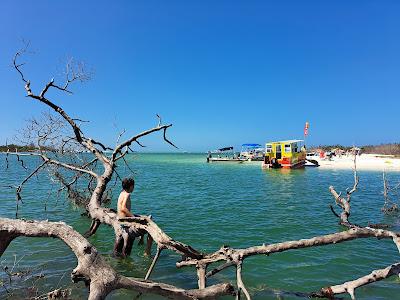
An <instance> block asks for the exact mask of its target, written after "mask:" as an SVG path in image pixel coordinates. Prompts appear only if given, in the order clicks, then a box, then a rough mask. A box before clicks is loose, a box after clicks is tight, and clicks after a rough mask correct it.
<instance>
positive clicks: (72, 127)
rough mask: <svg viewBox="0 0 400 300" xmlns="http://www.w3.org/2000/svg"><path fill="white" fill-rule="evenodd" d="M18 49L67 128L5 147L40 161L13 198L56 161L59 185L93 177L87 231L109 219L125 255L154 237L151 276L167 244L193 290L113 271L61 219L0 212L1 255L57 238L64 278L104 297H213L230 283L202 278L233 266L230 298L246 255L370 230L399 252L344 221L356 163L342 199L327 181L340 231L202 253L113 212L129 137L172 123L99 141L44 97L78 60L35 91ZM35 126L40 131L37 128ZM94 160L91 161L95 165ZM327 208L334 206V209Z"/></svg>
mask: <svg viewBox="0 0 400 300" xmlns="http://www.w3.org/2000/svg"><path fill="white" fill-rule="evenodd" d="M22 54H23V52H18V53H16V55H15V57H14V60H13V64H14V68H15V70H16V71H17V72H18V73H19V75H20V77H21V80H22V81H23V83H24V86H25V91H26V95H27V97H28V98H29V99H32V100H34V101H37V102H39V103H41V104H43V105H44V106H45V107H47V108H49V109H51V110H52V111H53V113H54V114H55V115H56V116H58V118H59V119H60V120H61V121H62V123H64V124H65V125H66V127H62V126H59V127H58V129H60V128H62V129H63V130H65V129H68V132H70V133H71V134H69V135H61V136H62V138H61V142H60V135H58V134H54V132H55V131H54V130H52V129H54V128H50V131H49V130H48V128H46V127H43V128H44V131H43V130H42V127H38V128H40V129H41V130H42V131H40V132H42V133H41V134H38V135H37V136H38V138H39V139H40V141H41V142H40V144H39V142H38V147H39V150H38V151H36V152H33V153H17V152H9V153H8V155H15V156H16V157H17V159H18V161H19V162H20V163H21V166H24V163H23V157H24V156H26V155H29V156H33V157H36V158H37V159H38V160H39V161H40V163H39V164H38V166H37V168H35V169H34V170H32V172H31V173H30V174H29V175H28V176H27V177H26V178H25V179H24V180H23V181H22V182H21V184H20V185H18V186H17V188H16V190H17V203H18V202H19V200H20V198H21V192H22V187H23V185H24V183H26V182H27V180H29V179H30V178H32V177H33V176H35V175H36V174H37V173H38V172H40V171H41V170H43V169H45V168H49V167H51V168H55V169H56V171H57V173H55V174H60V176H61V178H63V175H62V172H67V171H69V172H72V173H73V175H72V178H70V179H71V180H70V181H69V182H68V181H64V187H65V188H66V189H68V187H71V186H72V185H73V184H74V183H75V182H76V181H77V180H79V178H82V176H86V177H87V178H88V180H89V182H92V188H90V189H89V191H90V193H89V197H88V199H87V201H86V202H85V208H86V211H87V214H88V216H89V217H90V218H91V219H92V225H91V227H90V228H89V230H88V233H87V236H90V235H93V234H95V233H96V230H97V229H98V227H99V226H100V225H101V224H106V225H109V226H111V227H112V228H113V229H114V233H115V243H114V252H115V253H116V254H118V255H122V256H124V255H129V252H130V249H131V246H132V242H133V238H134V237H135V236H138V235H142V234H143V233H148V234H150V235H151V237H152V238H153V240H154V241H155V242H156V245H157V252H156V255H155V257H154V259H153V262H152V264H151V266H150V268H149V270H148V272H147V274H146V279H148V278H149V277H150V274H151V272H152V270H153V269H154V266H155V265H156V263H157V260H158V259H159V257H160V254H161V252H162V251H163V250H166V249H168V250H172V251H174V252H176V253H178V254H180V255H181V256H182V260H181V261H180V262H177V264H176V265H177V267H184V266H193V267H195V268H196V271H197V276H198V287H199V289H196V290H183V289H179V288H177V287H174V286H170V285H165V284H162V283H156V282H152V281H148V280H146V279H145V280H143V279H137V278H128V277H124V276H122V275H120V274H118V273H116V272H115V270H113V269H112V268H111V267H110V266H109V265H108V264H107V263H105V262H104V260H103V259H102V257H101V255H100V254H99V253H98V252H97V250H96V249H95V247H94V246H93V245H91V244H90V243H89V242H88V241H87V240H86V239H85V238H84V237H83V236H82V235H80V234H79V233H77V232H76V231H75V230H73V229H72V228H71V227H69V226H68V225H66V224H64V223H57V222H47V221H24V220H11V219H0V255H1V254H2V253H3V252H4V251H5V249H6V248H7V246H8V245H9V243H10V242H11V241H12V240H13V239H15V238H16V237H18V236H28V237H53V238H59V239H61V240H63V241H64V242H65V243H66V244H67V245H68V246H69V247H70V248H71V250H72V251H73V252H74V253H75V255H76V256H77V259H78V266H77V267H76V268H75V269H74V271H73V272H72V275H71V277H72V279H73V280H74V281H84V282H85V283H86V284H87V286H88V287H89V292H90V293H89V299H104V298H105V297H106V296H107V295H108V294H109V293H110V292H111V291H112V290H115V289H119V288H127V289H133V290H135V291H138V292H143V293H155V294H159V295H163V296H166V297H170V298H175V299H203V298H204V299H210V298H216V297H219V296H221V295H229V294H232V293H233V287H232V286H231V285H230V284H228V283H224V284H218V285H213V286H210V287H207V282H206V281H207V278H209V277H211V276H213V275H215V274H217V273H218V272H221V271H222V270H225V269H227V268H229V267H234V268H235V271H236V284H237V291H236V292H235V294H236V297H237V299H239V298H240V297H241V295H244V296H245V297H246V299H251V295H250V292H249V291H248V290H247V288H246V285H245V282H244V281H243V278H242V273H243V266H244V260H245V259H246V258H247V257H250V256H254V255H267V256H268V255H271V254H274V253H278V252H283V251H288V250H292V249H301V248H307V247H316V246H324V245H329V244H336V243H341V242H347V241H351V240H354V239H359V238H373V237H375V238H378V239H391V240H392V241H393V242H394V243H395V245H396V246H397V247H398V249H399V251H400V236H399V234H397V233H395V232H392V231H388V230H382V229H375V228H370V227H359V226H356V225H354V224H351V223H350V222H349V216H350V198H351V194H352V193H353V192H355V191H356V189H357V185H358V176H357V171H356V168H355V170H354V185H353V188H352V189H351V190H348V191H347V197H346V198H342V197H341V195H340V194H338V193H336V191H335V190H334V188H333V187H331V193H332V194H333V195H334V197H335V200H336V203H337V204H338V206H340V207H341V208H342V209H343V212H342V213H341V214H340V216H339V215H338V214H336V213H335V215H336V216H337V217H339V218H340V223H341V224H343V225H345V226H347V227H350V228H349V229H348V230H347V231H343V232H339V233H332V234H328V235H323V236H317V237H313V238H309V239H301V240H297V241H287V242H282V243H276V244H269V245H265V244H263V245H260V246H254V247H249V248H245V249H233V248H230V247H227V246H223V247H222V248H221V249H219V250H217V251H216V252H214V253H209V254H207V253H202V252H199V251H197V250H196V249H194V248H192V247H190V246H189V245H186V244H184V243H182V242H179V241H176V240H174V239H172V238H171V237H169V236H168V235H167V234H166V233H165V232H164V231H162V230H161V228H159V227H158V226H157V224H156V223H155V222H154V221H153V220H152V219H151V218H149V217H147V216H140V217H132V218H123V219H118V217H117V214H116V212H115V211H113V210H112V209H110V208H107V207H104V203H103V202H104V195H105V193H106V190H107V186H108V184H109V183H110V181H111V180H112V178H113V176H117V177H118V172H117V169H118V163H119V162H125V156H126V155H127V154H128V153H129V152H132V148H131V147H132V145H133V144H137V145H139V146H143V145H142V144H141V141H140V139H141V138H142V137H144V136H147V135H149V134H152V133H154V132H158V131H161V132H162V133H163V138H164V140H165V141H166V142H167V143H169V144H171V145H172V146H174V144H173V143H172V142H170V141H169V140H168V138H167V137H166V133H167V130H168V129H169V128H170V127H171V126H172V124H167V125H163V124H162V123H161V118H160V117H158V118H159V122H158V124H157V126H155V127H154V128H151V129H148V130H145V131H143V132H141V133H139V134H137V135H134V136H131V137H130V138H128V139H127V140H125V141H123V142H119V139H120V138H121V135H120V136H119V137H118V142H117V145H116V146H115V147H109V146H106V145H105V144H103V143H102V142H100V141H99V140H97V139H93V138H90V137H88V136H87V135H86V134H85V133H84V131H83V129H82V126H81V125H80V124H81V123H82V120H79V119H76V118H73V117H71V116H70V114H69V113H67V112H66V111H64V110H63V109H62V107H61V106H59V105H57V104H56V103H55V102H54V101H52V100H50V99H49V96H48V93H49V91H50V90H58V91H61V92H65V93H71V91H70V90H69V87H70V84H71V83H72V82H74V81H77V80H78V81H79V80H81V81H82V80H86V79H87V76H86V75H85V73H84V71H83V69H82V65H80V64H79V65H74V64H72V63H69V64H68V65H67V72H66V74H67V75H66V80H65V83H64V84H63V85H58V84H56V83H55V81H54V80H53V79H52V80H50V81H49V82H48V83H47V84H46V85H45V86H44V87H43V89H42V90H41V91H40V92H38V93H35V92H34V91H33V90H32V88H31V82H30V81H29V80H28V79H26V77H25V75H24V73H23V72H22V65H23V64H21V63H19V62H18V60H19V58H20V57H21V55H22ZM50 127H51V126H50ZM36 131H37V132H39V131H38V130H36ZM49 132H50V133H49ZM52 136H56V137H57V138H54V141H56V140H57V141H58V142H57V143H54V142H53V144H54V145H58V147H57V149H58V151H50V153H53V154H51V155H49V154H48V153H49V152H48V151H49V150H54V149H51V147H50V146H49V145H44V144H43V143H42V142H43V141H46V140H47V141H48V140H51V141H53V138H51V137H52ZM60 145H61V146H60ZM66 147H70V149H71V151H66V150H65V148H66ZM60 149H62V150H60ZM79 149H81V150H83V151H85V152H89V153H91V155H92V158H91V159H90V160H87V161H82V158H81V157H80V156H79V155H76V154H77V153H78V152H79V151H80V150H79ZM66 153H70V154H71V155H69V157H68V159H65V154H66ZM96 164H98V165H97V166H96ZM60 170H61V171H60ZM59 171H60V172H59ZM64 179H65V178H64ZM64 179H63V180H64ZM60 180H61V179H60ZM332 211H333V212H334V209H333V208H332ZM214 264H218V265H214ZM211 266H212V269H211V270H209V271H208V270H207V269H208V268H209V267H211ZM399 272H400V263H394V264H392V265H390V266H388V267H386V268H384V269H380V270H375V271H373V272H372V273H371V274H368V275H366V276H363V277H361V278H358V279H356V280H353V281H348V282H345V283H343V284H340V285H336V286H330V287H327V288H322V289H320V290H319V291H317V292H313V293H310V296H312V297H328V298H332V297H333V295H337V294H342V293H348V294H350V296H351V297H352V298H354V290H355V289H356V288H358V287H360V286H363V285H365V284H369V283H371V282H375V281H379V280H382V279H384V278H387V277H389V276H392V275H395V274H399Z"/></svg>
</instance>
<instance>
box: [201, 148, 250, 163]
mask: <svg viewBox="0 0 400 300" xmlns="http://www.w3.org/2000/svg"><path fill="white" fill-rule="evenodd" d="M244 161H245V160H244V159H242V158H240V156H239V154H236V153H235V151H234V150H233V147H224V148H220V149H217V150H214V151H208V154H207V162H208V163H210V162H238V163H242V162H244Z"/></svg>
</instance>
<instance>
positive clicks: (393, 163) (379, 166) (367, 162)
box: [313, 154, 400, 172]
mask: <svg viewBox="0 0 400 300" xmlns="http://www.w3.org/2000/svg"><path fill="white" fill-rule="evenodd" d="M313 159H315V160H317V161H318V163H319V164H320V166H319V167H320V168H326V169H352V168H353V167H354V156H353V155H349V156H347V155H342V156H340V157H339V156H334V157H332V158H331V159H321V158H319V157H317V158H313ZM356 162H357V170H369V171H380V172H381V171H400V158H397V157H394V156H391V155H381V154H361V155H358V156H357V161H356Z"/></svg>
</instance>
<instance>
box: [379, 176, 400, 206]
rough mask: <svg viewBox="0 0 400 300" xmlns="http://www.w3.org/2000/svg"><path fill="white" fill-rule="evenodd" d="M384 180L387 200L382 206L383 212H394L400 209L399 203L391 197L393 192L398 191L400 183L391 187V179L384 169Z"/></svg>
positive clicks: (384, 191) (384, 192)
mask: <svg viewBox="0 0 400 300" xmlns="http://www.w3.org/2000/svg"><path fill="white" fill-rule="evenodd" d="M382 180H383V198H384V199H385V202H384V204H383V207H382V209H381V210H382V212H383V213H384V214H393V213H397V212H398V211H399V207H398V205H397V204H396V203H395V202H394V201H393V200H392V199H391V194H393V193H397V190H398V189H399V187H400V183H398V184H397V185H395V186H394V187H390V185H389V181H388V180H387V178H386V173H385V171H383V173H382Z"/></svg>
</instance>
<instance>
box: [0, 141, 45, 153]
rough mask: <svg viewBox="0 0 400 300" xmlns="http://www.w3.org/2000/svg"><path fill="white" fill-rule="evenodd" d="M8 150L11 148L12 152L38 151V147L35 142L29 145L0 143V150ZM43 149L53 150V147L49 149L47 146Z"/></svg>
mask: <svg viewBox="0 0 400 300" xmlns="http://www.w3.org/2000/svg"><path fill="white" fill-rule="evenodd" d="M7 150H9V151H10V152H15V151H17V152H32V151H37V150H38V147H37V146H35V145H34V144H33V143H32V144H29V145H16V144H10V145H2V146H1V145H0V152H7ZM42 150H44V151H47V150H51V149H47V148H46V147H45V149H43V147H42Z"/></svg>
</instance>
